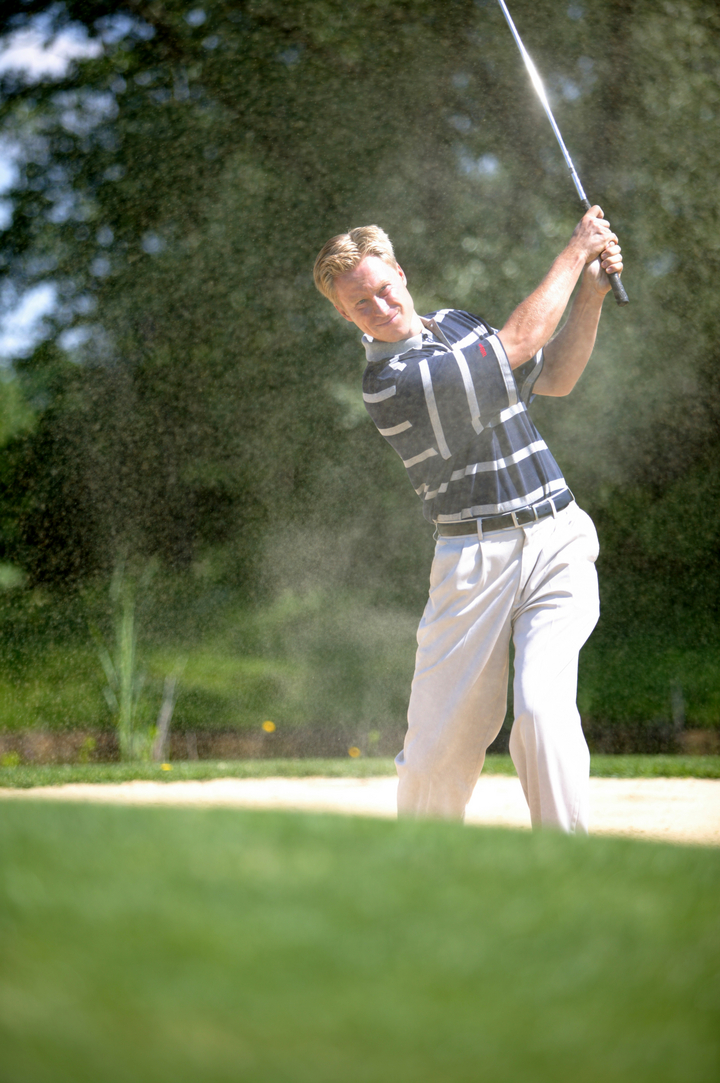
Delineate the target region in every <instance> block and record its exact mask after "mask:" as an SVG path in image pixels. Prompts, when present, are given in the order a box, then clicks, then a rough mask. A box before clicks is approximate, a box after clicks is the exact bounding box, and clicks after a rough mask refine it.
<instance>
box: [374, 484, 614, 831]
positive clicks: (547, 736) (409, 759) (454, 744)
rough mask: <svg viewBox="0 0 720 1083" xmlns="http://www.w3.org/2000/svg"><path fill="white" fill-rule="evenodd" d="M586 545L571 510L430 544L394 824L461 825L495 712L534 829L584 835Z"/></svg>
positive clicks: (587, 538)
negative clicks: (580, 682)
mask: <svg viewBox="0 0 720 1083" xmlns="http://www.w3.org/2000/svg"><path fill="white" fill-rule="evenodd" d="M597 555H598V541H597V534H596V532H595V527H594V526H593V523H592V520H591V519H590V517H589V516H588V515H587V514H586V513H585V512H584V511H582V510H581V509H580V508H579V507H578V506H577V504H575V503H572V504H570V505H568V507H567V508H565V509H564V510H563V511H561V512H558V514H557V516H556V517H555V518H553V517H551V516H550V517H548V518H547V519H542V520H541V521H540V522H537V523H532V524H530V525H529V526H525V527H519V528H518V529H512V530H502V531H496V532H494V533H491V534H485V535H484V537H482V538H480V537H476V536H470V537H461V538H440V539H439V540H438V542H437V545H436V549H435V558H434V560H433V564H432V570H431V573H430V596H429V598H428V602H427V605H426V607H425V612H424V614H423V617H422V620H421V622H420V627H419V629H418V635H417V638H418V651H417V657H416V664H415V676H414V678H413V683H412V691H411V695H410V705H409V708H408V731H407V736H406V739H405V746H404V748H403V751H402V752H401V753H400V755H399V756H398V757H397V759H396V761H395V762H396V764H397V770H398V775H399V785H398V813H399V815H405V816H440V817H447V818H455V819H462V818H463V816H464V814H465V806H466V804H467V802H468V801H469V800H470V797H471V795H472V792H473V789H474V787H475V783H476V782H477V780H478V777H479V775H480V772H481V770H482V767H483V763H484V761H485V752H486V749H487V747H488V745H490V744H491V743H492V741H493V740H494V739H495V737H496V736H497V734H498V733H499V731H500V728H501V726H502V723H503V719H504V717H505V711H506V707H507V682H508V665H509V647H510V640H511V638H512V640H513V643H514V647H515V674H514V684H513V693H514V704H515V720H514V724H513V728H512V733H511V736H510V754H511V756H512V759H513V763H514V764H515V768H516V770H517V773H518V776H519V778H520V782H521V783H522V787H523V790H524V792H525V797H526V799H527V802H528V805H529V807H530V815H531V819H532V823H533V826H534V827H539V826H543V827H545V826H547V827H555V828H559V829H561V830H563V831H567V832H574V831H580V832H582V831H587V819H588V811H587V799H588V788H589V768H590V755H589V752H588V747H587V744H586V742H585V738H584V736H583V732H582V727H581V724H580V715H579V713H578V710H577V705H576V696H577V666H578V654H579V652H580V648H581V647H582V645H583V643H584V642H585V640H586V639H587V637H588V636H589V635H590V633H591V631H592V629H593V628H594V626H595V624H596V622H597V619H598V613H599V607H598V589H597V574H596V571H595V560H596V558H597Z"/></svg>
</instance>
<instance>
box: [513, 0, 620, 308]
mask: <svg viewBox="0 0 720 1083" xmlns="http://www.w3.org/2000/svg"><path fill="white" fill-rule="evenodd" d="M498 3H499V5H500V7H501V8H502V13H503V15H504V16H505V18H506V20H507V24H508V26H509V27H510V31H511V33H512V36H513V37H514V38H515V43H516V45H517V47H518V49H519V50H520V55H521V57H522V58H523V60H524V61H525V67H526V68H527V70H528V73H529V75H530V79H531V82H532V85H533V86H534V87H535V91H536V93H537V96H538V98H539V99H540V101H541V102H542V107H543V109H544V110H545V113H546V114H547V118H548V120H549V121H550V126H551V128H552V130H553V132H554V133H555V138H556V139H557V141H558V144H559V146H560V150H561V151H562V153H563V158H564V159H565V161H566V162H567V167H568V169H569V170H570V176H571V177H572V181H573V184H574V185H575V188H576V190H577V194H578V195H579V196H580V201H581V203H582V205H583V207H584V208H585V210H586V211H589V210H590V206H591V204H590V200H589V199H588V197H587V196H586V195H585V189H584V188H583V186H582V184H581V183H580V178H579V177H578V175H577V170H576V169H575V166H574V165H573V163H572V159H571V157H570V155H569V154H568V149H567V147H566V146H565V143H564V141H563V137H562V136H561V134H560V129H559V128H558V126H557V123H556V121H555V117H554V116H553V115H552V110H551V108H550V103H549V102H548V100H547V95H546V94H545V88H544V87H543V85H542V80H541V79H540V76H539V75H538V70H537V68H536V67H535V65H534V64H533V62H532V58H531V56H530V54H529V53H528V51H527V49H526V48H525V46H524V45H523V43H522V40H521V38H520V35H519V34H518V32H517V28H516V26H515V23H514V22H513V21H512V16H511V15H510V12H509V11H508V9H507V4H506V3H505V0H498ZM608 278H609V279H610V285H611V286H612V291H613V294H614V295H615V300H616V301H617V303H618V304H619V305H626V304H627V303H628V301H629V300H630V298H629V297H628V295H627V293H626V292H625V287H624V286H623V284H622V281H621V278H620V275H619V274H611V275H608Z"/></svg>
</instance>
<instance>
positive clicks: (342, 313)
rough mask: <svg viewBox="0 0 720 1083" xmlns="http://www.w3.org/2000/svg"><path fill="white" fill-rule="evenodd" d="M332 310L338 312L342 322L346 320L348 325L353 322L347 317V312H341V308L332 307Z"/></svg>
mask: <svg viewBox="0 0 720 1083" xmlns="http://www.w3.org/2000/svg"><path fill="white" fill-rule="evenodd" d="M333 308H334V309H335V311H336V312H339V313H340V315H341V316H342V318H343V319H344V320H347V322H348V323H352V322H353V321H352V319H351V318H350V317H349V316H348V314H347V312H343V310H342V309H341V308H338V306H337V305H333Z"/></svg>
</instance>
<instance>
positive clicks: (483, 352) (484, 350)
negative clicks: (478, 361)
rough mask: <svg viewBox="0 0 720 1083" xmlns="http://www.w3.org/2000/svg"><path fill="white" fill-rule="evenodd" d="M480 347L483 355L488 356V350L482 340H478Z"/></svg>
mask: <svg viewBox="0 0 720 1083" xmlns="http://www.w3.org/2000/svg"><path fill="white" fill-rule="evenodd" d="M478 349H479V350H480V353H481V354H482V355H483V357H487V350H486V349H485V347H484V346H483V344H482V342H478Z"/></svg>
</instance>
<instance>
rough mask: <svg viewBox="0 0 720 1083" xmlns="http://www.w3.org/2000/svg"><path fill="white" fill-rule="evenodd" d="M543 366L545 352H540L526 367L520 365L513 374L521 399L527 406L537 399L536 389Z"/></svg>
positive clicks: (527, 362) (526, 363)
mask: <svg viewBox="0 0 720 1083" xmlns="http://www.w3.org/2000/svg"><path fill="white" fill-rule="evenodd" d="M543 365H544V356H543V352H542V350H538V352H537V353H536V354H535V356H534V357H531V358H530V360H529V361H526V362H525V364H524V365H518V367H517V368H516V369H515V371H514V373H513V375H514V377H515V382H516V384H517V387H518V393H519V395H520V399H521V401H522V402H524V403H525V405H526V406H529V405H530V403H531V402H532V400H533V399H534V398H535V392H534V387H535V384H536V382H537V378H538V376H539V375H540V373H541V372H542V370H543Z"/></svg>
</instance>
